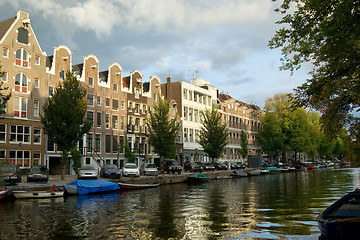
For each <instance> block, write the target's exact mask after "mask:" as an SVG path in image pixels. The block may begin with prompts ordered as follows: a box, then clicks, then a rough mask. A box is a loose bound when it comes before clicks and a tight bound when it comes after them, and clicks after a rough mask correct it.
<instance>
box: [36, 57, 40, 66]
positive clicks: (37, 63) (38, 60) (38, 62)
mask: <svg viewBox="0 0 360 240" xmlns="http://www.w3.org/2000/svg"><path fill="white" fill-rule="evenodd" d="M35 64H36V65H40V55H35Z"/></svg>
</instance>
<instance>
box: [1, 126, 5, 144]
mask: <svg viewBox="0 0 360 240" xmlns="http://www.w3.org/2000/svg"><path fill="white" fill-rule="evenodd" d="M5 141H6V124H4V123H0V142H5Z"/></svg>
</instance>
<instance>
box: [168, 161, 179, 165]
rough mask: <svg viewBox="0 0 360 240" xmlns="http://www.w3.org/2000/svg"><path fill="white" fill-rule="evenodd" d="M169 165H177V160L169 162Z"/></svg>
mask: <svg viewBox="0 0 360 240" xmlns="http://www.w3.org/2000/svg"><path fill="white" fill-rule="evenodd" d="M166 164H167V165H177V162H176V161H175V160H171V161H167V162H166Z"/></svg>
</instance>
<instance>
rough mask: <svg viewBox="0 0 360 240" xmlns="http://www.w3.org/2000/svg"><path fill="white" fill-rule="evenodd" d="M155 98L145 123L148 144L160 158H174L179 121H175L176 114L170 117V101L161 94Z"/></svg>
mask: <svg viewBox="0 0 360 240" xmlns="http://www.w3.org/2000/svg"><path fill="white" fill-rule="evenodd" d="M157 99H158V101H157V102H156V103H155V104H154V106H153V111H150V110H149V118H148V121H147V123H146V125H147V127H148V131H149V139H150V144H151V145H152V146H153V147H154V152H156V153H157V154H159V156H160V158H161V159H175V157H176V138H177V136H178V132H179V129H180V122H178V121H176V119H177V116H178V115H177V114H176V115H175V119H171V116H170V109H171V105H170V102H169V101H167V100H166V99H163V97H162V96H159V97H158V98H157Z"/></svg>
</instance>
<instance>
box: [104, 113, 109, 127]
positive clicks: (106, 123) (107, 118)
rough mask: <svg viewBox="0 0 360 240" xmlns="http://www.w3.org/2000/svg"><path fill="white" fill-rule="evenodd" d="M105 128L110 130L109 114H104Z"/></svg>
mask: <svg viewBox="0 0 360 240" xmlns="http://www.w3.org/2000/svg"><path fill="white" fill-rule="evenodd" d="M105 127H106V128H110V114H108V113H107V114H105Z"/></svg>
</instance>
